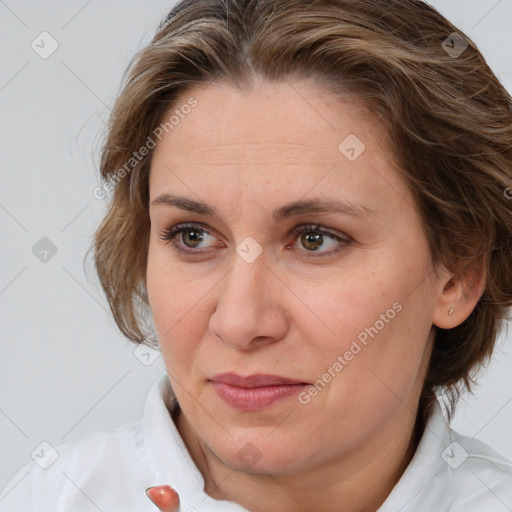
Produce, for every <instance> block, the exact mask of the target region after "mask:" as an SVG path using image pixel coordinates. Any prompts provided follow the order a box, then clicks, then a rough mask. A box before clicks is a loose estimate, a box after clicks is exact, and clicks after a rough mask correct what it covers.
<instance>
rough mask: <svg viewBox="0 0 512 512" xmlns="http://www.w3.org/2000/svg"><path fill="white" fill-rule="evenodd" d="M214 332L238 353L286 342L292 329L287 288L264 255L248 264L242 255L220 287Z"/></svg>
mask: <svg viewBox="0 0 512 512" xmlns="http://www.w3.org/2000/svg"><path fill="white" fill-rule="evenodd" d="M217 290H218V298H217V307H216V309H215V311H214V313H213V314H212V316H211V318H210V324H209V328H210V332H211V333H212V335H213V336H215V337H217V338H218V339H220V340H221V341H222V342H223V343H225V344H227V345H229V346H231V347H233V348H237V349H238V350H253V349H256V348H259V347H261V346H262V345H267V344H270V343H275V342H276V341H279V340H280V339H282V338H283V337H284V336H285V334H286V331H287V329H288V318H287V315H286V311H285V308H284V304H285V302H286V293H287V290H286V287H285V285H284V284H283V283H282V282H281V281H280V279H278V277H277V276H276V274H275V272H274V271H273V270H272V269H271V268H270V267H269V265H268V261H267V259H266V258H265V255H264V253H262V254H261V255H260V256H259V257H258V258H257V259H256V260H255V261H253V262H251V263H248V262H247V261H245V260H244V259H243V258H242V257H240V256H239V255H238V254H235V255H234V257H233V264H232V267H231V269H230V270H229V272H228V273H227V274H226V276H225V277H224V279H223V280H222V281H221V284H219V286H218V287H217Z"/></svg>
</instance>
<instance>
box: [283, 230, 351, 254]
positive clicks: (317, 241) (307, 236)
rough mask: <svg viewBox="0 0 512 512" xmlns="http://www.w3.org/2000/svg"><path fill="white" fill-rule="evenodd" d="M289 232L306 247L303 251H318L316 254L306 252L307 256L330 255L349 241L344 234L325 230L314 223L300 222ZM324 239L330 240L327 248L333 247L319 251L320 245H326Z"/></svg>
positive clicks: (341, 248)
mask: <svg viewBox="0 0 512 512" xmlns="http://www.w3.org/2000/svg"><path fill="white" fill-rule="evenodd" d="M291 234H292V235H293V236H294V237H298V240H297V242H298V243H300V244H301V245H302V247H304V248H305V249H306V251H305V252H307V253H311V252H313V253H318V255H317V254H308V257H322V256H330V255H333V254H335V253H338V252H339V251H341V250H343V249H344V248H345V247H346V246H348V245H350V243H351V239H350V238H349V237H347V236H346V235H341V234H336V233H332V232H330V231H326V230H325V229H323V228H322V227H321V226H318V225H316V224H302V225H300V226H297V227H296V228H294V229H293V230H292V232H291ZM326 240H327V241H330V243H328V244H327V249H329V248H334V249H332V250H328V251H320V249H322V247H323V248H325V247H326V245H325V244H326ZM297 242H296V243H297Z"/></svg>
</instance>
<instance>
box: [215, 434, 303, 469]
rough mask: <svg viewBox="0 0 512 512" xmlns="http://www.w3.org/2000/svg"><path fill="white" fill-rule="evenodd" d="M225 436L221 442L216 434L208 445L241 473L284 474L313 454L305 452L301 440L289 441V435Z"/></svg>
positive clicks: (220, 457)
mask: <svg viewBox="0 0 512 512" xmlns="http://www.w3.org/2000/svg"><path fill="white" fill-rule="evenodd" d="M266 435H267V436H268V433H267V434H266ZM226 437H227V439H225V441H226V443H225V444H223V445H220V443H219V439H218V438H217V439H215V440H214V441H213V443H212V444H211V445H209V448H210V450H211V451H212V452H213V453H214V454H215V455H216V456H217V457H218V458H219V459H220V460H221V461H222V462H223V463H224V464H226V465H227V466H229V467H231V468H233V469H235V470H237V471H242V472H244V473H253V474H265V475H266V474H269V473H270V474H272V475H285V474H288V473H292V472H294V471H296V470H297V469H298V468H299V467H300V466H301V465H303V464H304V462H305V461H306V460H308V461H311V458H312V457H313V454H310V455H308V453H306V452H305V450H304V446H302V447H301V446H300V444H301V443H294V444H292V443H290V440H289V438H288V439H286V438H284V439H276V438H274V439H270V438H268V437H267V438H265V435H259V436H256V435H255V436H250V435H247V433H245V434H244V435H243V436H240V437H239V438H238V439H236V438H235V439H233V438H229V437H228V436H226Z"/></svg>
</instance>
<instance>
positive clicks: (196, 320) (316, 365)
mask: <svg viewBox="0 0 512 512" xmlns="http://www.w3.org/2000/svg"><path fill="white" fill-rule="evenodd" d="M191 98H194V99H195V101H196V102H197V103H195V102H194V101H193V100H191ZM192 104H193V105H195V106H193V108H187V107H183V106H184V105H192ZM175 110H178V111H179V112H178V114H179V115H178V116H177V117H176V119H179V121H178V122H176V119H175V120H174V123H173V124H172V129H169V126H170V125H168V133H165V130H164V136H163V138H162V140H161V141H160V142H159V143H158V144H157V147H156V148H155V152H154V155H153V160H152V165H151V172H150V216H151V235H150V244H149V255H148V268H147V287H148V294H149V300H150V305H151V309H152V313H153V318H154V322H155V326H156V329H157V335H158V338H159V341H160V345H161V350H162V356H163V359H164V362H165V365H166V368H167V371H168V374H169V377H170V380H171V383H172V386H173V389H174V391H175V394H176V396H177V398H178V401H179V403H180V406H181V409H182V411H183V414H184V417H185V419H186V422H187V424H188V425H189V427H190V428H191V429H192V430H193V431H194V433H195V434H196V435H197V439H199V441H200V443H201V444H202V445H203V446H204V447H207V448H208V449H209V450H211V452H213V453H214V454H215V455H216V456H217V457H218V458H219V459H220V460H221V461H223V462H224V463H226V464H227V465H229V466H231V467H235V468H238V469H241V470H245V471H250V472H261V473H266V472H271V473H273V474H280V473H281V474H285V473H291V472H293V471H298V470H300V469H308V468H313V467H315V466H319V465H325V464H329V463H331V462H334V461H335V460H339V459H340V457H350V456H352V455H353V454H354V453H356V452H357V453H359V454H363V453H365V450H366V449H367V448H368V447H371V450H369V451H368V452H367V456H368V457H371V456H372V453H373V452H372V450H373V451H375V450H385V449H386V446H390V443H392V442H393V441H392V440H394V439H396V436H400V435H401V436H402V437H403V436H407V435H408V434H410V430H411V427H412V424H413V422H414V417H415V413H416V407H417V406H416V404H417V399H418V397H419V393H420V391H421V387H422V383H423V379H424V377H425V371H426V367H427V363H428V357H429V355H430V349H431V337H429V333H430V331H431V326H432V322H433V315H434V311H435V309H436V307H438V306H437V302H438V299H439V296H440V294H441V293H442V290H443V287H444V284H445V281H443V279H442V278H441V277H435V275H434V274H432V273H431V267H430V258H429V251H428V246H427V240H426V238H425V235H424V233H423V231H422V228H421V226H420V223H419V221H418V218H417V216H416V214H415V210H414V207H413V204H414V202H413V198H412V196H411V194H410V192H409V191H408V189H407V188H406V186H405V185H404V184H403V182H401V181H400V179H399V177H398V174H397V171H396V170H395V165H394V164H393V162H392V158H391V154H390V152H389V149H388V147H387V146H386V141H385V137H384V133H383V131H382V128H381V126H380V125H379V124H377V122H376V121H375V120H374V119H373V118H372V117H371V115H370V114H369V113H368V112H365V111H364V110H362V107H361V106H360V105H358V104H357V103H355V102H354V100H348V99H347V100H342V99H340V98H339V97H334V96H332V95H330V94H327V93H325V92H323V91H322V90H321V89H319V88H318V87H317V86H315V85H314V84H313V83H308V82H297V83H294V84H293V87H292V85H291V84H289V83H287V82H283V83H280V84H278V85H275V84H274V85H271V84H269V83H267V82H260V83H259V84H258V86H257V87H256V88H255V90H254V91H252V92H240V91H238V90H236V89H234V88H231V87H229V86H227V85H214V84H209V85H208V86H203V87H195V88H193V89H190V90H189V91H187V92H185V93H182V95H181V96H180V97H179V98H178V100H177V102H176V104H175V105H174V106H173V109H172V112H170V114H169V116H166V119H165V120H167V118H168V117H170V115H172V113H173V112H174V111H175ZM165 194H168V195H169V196H167V197H166V196H165ZM171 196H172V197H171ZM158 198H159V199H158ZM155 200H157V201H156V202H155V204H151V203H152V202H154V201H155ZM183 224H185V225H186V226H185V228H184V230H183V231H182V232H177V233H174V236H173V234H172V233H171V234H170V235H169V236H173V238H172V239H171V240H163V239H162V237H165V234H166V233H167V232H168V231H169V230H171V229H172V228H175V227H183ZM301 226H305V227H301ZM304 231H305V232H304ZM308 231H309V233H308ZM255 376H256V377H255ZM245 377H250V378H248V379H244V378H245Z"/></svg>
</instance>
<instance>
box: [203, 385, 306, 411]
mask: <svg viewBox="0 0 512 512" xmlns="http://www.w3.org/2000/svg"><path fill="white" fill-rule="evenodd" d="M210 383H211V384H212V385H213V388H214V389H215V391H216V392H217V394H218V395H219V397H220V398H222V399H223V400H224V401H225V402H226V403H227V404H229V405H231V406H232V407H234V408H235V409H240V410H242V411H260V410H261V409H264V408H265V407H269V406H270V405H272V404H273V403H274V402H276V401H278V400H281V399H283V398H289V397H291V396H294V395H297V394H298V393H299V392H300V391H301V390H303V389H304V388H305V387H307V384H281V385H276V386H263V387H260V388H238V387H236V386H230V385H229V384H225V383H223V382H213V381H212V382H210Z"/></svg>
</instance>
